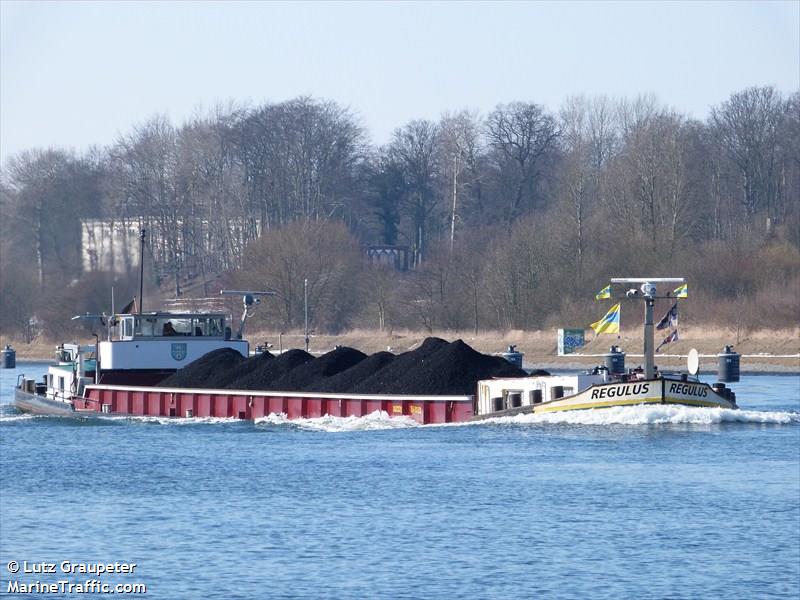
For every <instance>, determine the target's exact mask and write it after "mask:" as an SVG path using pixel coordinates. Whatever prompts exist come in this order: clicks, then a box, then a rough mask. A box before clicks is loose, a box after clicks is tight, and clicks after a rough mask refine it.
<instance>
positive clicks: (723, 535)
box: [0, 363, 800, 599]
mask: <svg viewBox="0 0 800 600" xmlns="http://www.w3.org/2000/svg"><path fill="white" fill-rule="evenodd" d="M45 368H46V366H45V365H43V364H32V363H28V364H19V365H18V368H17V369H16V370H4V371H0V377H1V378H2V381H1V382H0V384H1V385H0V585H2V589H0V595H4V594H6V593H7V592H8V589H9V587H8V586H9V585H10V584H9V582H12V584H13V582H14V581H16V582H18V584H34V583H35V582H37V581H39V582H58V581H69V582H72V583H74V584H78V583H81V582H85V581H86V580H87V579H95V580H98V581H100V582H102V583H106V584H109V585H116V584H118V583H121V584H140V583H141V584H144V585H146V588H147V593H146V594H145V595H144V596H141V597H146V598H166V599H182V598H187V599H188V598H198V599H202V598H211V599H217V598H218V599H228V598H468V599H474V598H532V597H543V598H615V599H617V598H666V597H669V598H692V599H694V598H715V599H716V598H726V599H729V598H792V599H796V598H797V597H799V596H800V377H798V376H770V375H759V376H755V375H753V376H745V377H743V378H742V382H741V383H739V384H735V385H734V389H735V391H736V393H737V399H738V400H739V403H740V406H741V407H742V409H743V410H741V411H724V410H715V409H704V408H683V407H663V408H662V407H658V406H656V407H626V408H619V409H607V410H601V411H581V412H573V413H562V414H561V415H546V416H544V417H534V416H525V417H517V418H507V419H501V420H496V421H490V422H485V423H480V424H470V425H453V426H426V427H421V426H417V425H415V424H414V423H413V422H411V421H408V420H404V419H401V420H396V419H388V418H387V417H386V416H381V415H371V416H369V417H364V418H360V419H355V418H352V419H339V418H324V419H315V420H307V421H300V422H287V421H286V420H284V419H282V418H280V417H270V418H267V419H263V420H261V421H259V422H257V423H250V422H239V421H228V420H221V419H205V420H202V419H197V420H181V421H170V420H167V419H155V418H148V419H134V418H131V419H126V418H108V419H99V420H91V421H79V420H73V419H61V418H49V417H30V416H27V415H19V414H17V413H16V412H15V411H14V409H13V408H12V407H11V406H9V404H8V403H9V402H10V401H11V398H12V395H13V390H12V388H13V384H14V381H15V380H16V374H17V373H20V372H25V373H26V374H27V375H28V376H31V375H34V376H36V377H37V378H38V377H39V375H40V374H41V373H43V372H44V370H45ZM9 561H17V562H18V564H19V565H20V566H21V567H22V566H24V565H25V561H27V566H28V567H29V569H30V568H31V566H32V565H33V564H34V563H40V562H45V563H51V564H55V569H56V571H57V572H56V573H55V574H51V573H44V574H42V573H27V574H26V573H24V572H21V573H18V574H16V575H14V574H11V573H9V565H8V563H9ZM62 561H70V562H71V563H72V564H89V563H97V562H102V563H114V562H120V563H136V567H135V570H134V572H133V573H128V574H113V575H109V574H103V575H100V576H97V575H85V574H64V573H63V572H62V566H61V563H62ZM12 589H13V588H12ZM16 589H20V590H21V588H16ZM126 589H129V588H126ZM15 596H17V594H16V593H12V594H10V595H8V597H15ZM19 596H20V597H43V598H59V597H62V598H75V597H100V596H99V595H97V594H92V593H88V594H78V593H74V592H73V593H69V592H66V593H63V594H61V593H55V594H48V595H42V594H32V595H28V594H21V593H20V594H19Z"/></svg>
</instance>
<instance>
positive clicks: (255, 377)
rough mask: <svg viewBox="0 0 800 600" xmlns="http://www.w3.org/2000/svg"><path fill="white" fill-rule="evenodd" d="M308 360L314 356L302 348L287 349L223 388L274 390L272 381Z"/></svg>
mask: <svg viewBox="0 0 800 600" xmlns="http://www.w3.org/2000/svg"><path fill="white" fill-rule="evenodd" d="M310 360H314V357H313V356H311V355H310V354H309V353H308V352H305V351H304V350H298V349H293V350H288V351H287V352H284V353H283V354H281V355H279V356H277V357H275V359H273V360H266V361H264V362H263V363H262V365H261V367H260V368H258V369H256V370H254V371H252V372H250V373H248V374H247V375H244V376H243V377H239V378H238V379H234V380H233V381H231V382H230V383H228V384H227V385H226V386H225V388H226V389H230V390H274V389H277V388H275V387H273V386H272V383H273V382H274V381H278V380H279V379H280V378H281V377H283V376H284V375H286V374H287V373H289V372H290V371H292V370H293V369H296V368H297V367H299V366H301V365H304V364H305V363H307V362H308V361H310Z"/></svg>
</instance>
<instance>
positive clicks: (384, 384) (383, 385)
mask: <svg viewBox="0 0 800 600" xmlns="http://www.w3.org/2000/svg"><path fill="white" fill-rule="evenodd" d="M447 345H448V344H447V342H446V341H444V340H443V339H441V338H437V337H429V338H426V339H425V341H424V342H422V344H421V345H420V347H419V348H417V349H416V350H410V351H408V352H403V354H400V355H398V356H397V357H396V358H395V359H394V360H393V361H392V362H391V363H390V364H389V365H387V366H386V367H385V368H383V369H381V370H379V371H378V372H377V373H375V374H374V375H372V376H371V377H369V378H367V379H365V380H364V381H362V382H361V383H358V384H356V385H355V386H353V388H351V389H349V390H345V391H346V392H349V393H353V394H391V393H398V392H388V391H385V390H387V389H390V388H392V386H393V384H394V383H395V382H396V381H397V379H398V378H400V377H403V376H404V375H405V374H406V373H407V372H408V371H411V370H415V369H418V368H419V367H420V365H422V364H424V363H425V361H426V360H428V358H429V357H430V356H432V355H433V354H434V353H436V352H437V351H439V350H441V349H442V348H444V347H445V346H447ZM400 393H404V392H400ZM472 393H474V392H472Z"/></svg>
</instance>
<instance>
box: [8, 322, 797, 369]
mask: <svg viewBox="0 0 800 600" xmlns="http://www.w3.org/2000/svg"><path fill="white" fill-rule="evenodd" d="M657 334H659V335H657V336H656V345H658V344H659V343H660V341H661V339H662V338H663V337H664V335H662V334H661V332H657ZM429 335H435V336H437V337H441V338H444V339H446V340H455V339H458V338H461V339H463V340H464V341H465V342H466V343H468V344H469V345H470V346H472V347H473V348H475V349H476V350H479V351H481V352H485V353H495V352H501V351H503V350H505V348H507V347H508V345H509V344H515V345H516V346H517V349H518V350H519V351H520V352H524V353H525V364H526V366H538V367H544V368H551V369H552V368H559V367H561V368H572V367H581V366H590V365H593V364H597V363H598V362H600V361H601V360H602V359H600V358H599V357H597V356H591V355H597V354H603V353H604V352H607V351H608V348H609V346H611V345H612V344H614V345H618V346H621V347H622V349H623V350H624V351H625V352H626V353H627V354H628V359H627V364H628V365H629V366H635V365H636V364H639V363H641V362H642V359H641V358H639V357H637V356H635V355H637V354H641V352H642V339H641V333H640V332H639V331H635V332H633V331H632V332H624V333H622V334H620V335H619V336H617V335H601V336H597V337H595V336H594V334H593V333H592V332H591V330H587V343H586V345H585V346H584V348H583V349H582V350H581V352H580V353H579V354H577V355H569V356H558V355H557V333H556V331H555V330H546V331H519V330H516V331H506V332H501V331H482V332H480V333H478V335H475V333H474V332H471V331H469V332H463V331H462V332H453V331H434V332H433V333H428V332H420V331H392V332H388V331H383V332H381V331H371V330H353V331H349V332H346V333H342V334H340V335H336V336H333V335H315V336H313V337H312V338H311V341H310V349H311V351H312V352H315V353H317V352H320V353H322V352H327V351H328V350H331V349H332V348H333V347H334V346H335V345H342V346H350V347H353V348H358V349H359V350H361V351H363V352H366V353H373V352H377V351H379V350H387V349H389V350H391V351H392V352H395V353H400V352H405V351H406V350H410V349H413V348H415V347H416V346H417V345H419V344H420V343H421V342H422V340H424V339H425V338H426V337H428V336H429ZM680 336H681V337H680V340H679V341H677V342H674V343H671V344H668V345H667V346H665V347H664V348H662V352H661V354H659V355H656V364H658V365H660V366H670V367H676V366H680V365H684V364H685V362H686V360H685V355H686V354H687V353H688V352H689V350H690V349H691V348H697V350H698V351H699V352H700V354H701V355H704V354H706V355H711V356H709V357H703V358H702V359H701V366H702V368H703V369H704V370H706V371H708V370H711V369H712V368H714V367H715V365H716V358H715V355H716V354H718V353H719V352H720V351H721V350H722V349H723V347H724V346H725V345H728V344H733V345H734V347H735V349H736V351H737V352H739V353H741V354H742V355H744V357H743V359H742V369H743V370H744V371H777V372H782V371H785V372H800V358H799V356H800V328H795V329H776V330H767V329H762V330H755V331H739V332H738V333H737V331H736V330H735V329H725V328H721V327H697V326H696V327H686V328H681V330H680ZM248 338H249V340H250V343H251V346H252V347H255V346H256V345H257V344H261V343H264V342H268V343H270V344H272V350H273V351H277V350H278V349H279V346H280V345H281V343H282V345H283V348H284V349H287V348H302V347H303V344H304V342H303V334H302V332H291V333H286V334H284V335H283V336H281V335H279V333H278V332H274V331H257V332H250V333H249V334H248ZM81 341H83V342H84V343H87V344H88V343H93V340H90V339H85V340H81ZM57 343H58V342H57V341H56V340H44V339H37V340H35V341H34V342H33V343H31V344H26V343H24V342H22V341H20V340H9V339H7V338H5V337H0V344H2V345H3V346H5V344H12V346H13V347H14V349H15V350H16V351H17V358H18V359H20V360H26V359H27V360H50V359H51V358H52V356H53V350H54V348H55V346H56V344H57Z"/></svg>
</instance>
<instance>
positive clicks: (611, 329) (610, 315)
mask: <svg viewBox="0 0 800 600" xmlns="http://www.w3.org/2000/svg"><path fill="white" fill-rule="evenodd" d="M619 304H620V303H619V302H617V303H616V304H615V305H614V306H612V307H611V308H610V309H609V311H608V312H607V313H606V314H605V316H604V317H603V318H602V319H600V320H599V321H596V322H594V323H592V324H591V325H589V327H591V328H592V329H594V332H595V333H598V334H599V333H619Z"/></svg>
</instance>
